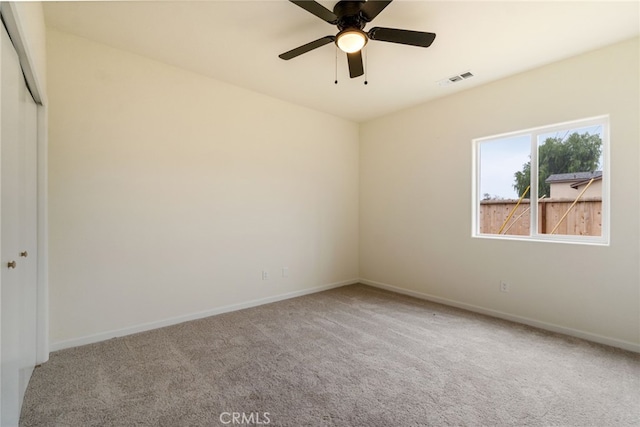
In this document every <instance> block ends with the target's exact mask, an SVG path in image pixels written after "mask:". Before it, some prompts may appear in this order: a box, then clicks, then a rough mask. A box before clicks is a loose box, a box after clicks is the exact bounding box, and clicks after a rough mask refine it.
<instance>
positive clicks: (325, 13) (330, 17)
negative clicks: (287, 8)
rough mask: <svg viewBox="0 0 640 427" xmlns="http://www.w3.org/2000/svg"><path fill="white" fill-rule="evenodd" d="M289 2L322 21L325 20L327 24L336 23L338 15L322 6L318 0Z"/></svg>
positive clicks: (291, 0)
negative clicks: (316, 0)
mask: <svg viewBox="0 0 640 427" xmlns="http://www.w3.org/2000/svg"><path fill="white" fill-rule="evenodd" d="M289 1H290V2H291V3H293V4H295V5H298V6H300V7H301V8H303V9H304V10H306V11H307V12H309V13H311V14H313V15H315V16H317V17H318V18H320V19H322V20H323V21H327V22H328V23H329V24H336V23H337V22H338V17H337V16H336V15H335V14H334V13H333V12H331V11H330V10H329V9H327V8H326V7H324V6H323V5H321V4H320V3H318V2H315V1H313V0H289Z"/></svg>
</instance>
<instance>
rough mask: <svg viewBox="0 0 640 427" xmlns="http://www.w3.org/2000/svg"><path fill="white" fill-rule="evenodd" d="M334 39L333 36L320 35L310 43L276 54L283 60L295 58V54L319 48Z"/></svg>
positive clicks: (298, 54)
mask: <svg viewBox="0 0 640 427" xmlns="http://www.w3.org/2000/svg"><path fill="white" fill-rule="evenodd" d="M335 39H336V37H335V36H325V37H322V38H321V39H318V40H314V41H312V42H311V43H307V44H304V45H302V46H300V47H297V48H295V49H291V50H290V51H288V52H285V53H281V54H280V55H278V56H279V57H280V58H282V59H284V60H289V59H292V58H295V57H296V56H300V55H302V54H303V53H307V52H309V51H310V50H313V49H316V48H319V47H320V46H324V45H325V44H329V43H331V42H333V41H334V40H335Z"/></svg>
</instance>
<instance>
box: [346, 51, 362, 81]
mask: <svg viewBox="0 0 640 427" xmlns="http://www.w3.org/2000/svg"><path fill="white" fill-rule="evenodd" d="M347 61H348V62H349V76H350V77H351V78H354V77H359V76H361V75H363V74H364V66H363V65H362V51H361V50H359V51H357V52H353V53H347Z"/></svg>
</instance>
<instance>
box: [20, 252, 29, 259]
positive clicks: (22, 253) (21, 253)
mask: <svg viewBox="0 0 640 427" xmlns="http://www.w3.org/2000/svg"><path fill="white" fill-rule="evenodd" d="M20 256H21V257H25V258H26V257H28V256H29V253H27V251H24V252H20Z"/></svg>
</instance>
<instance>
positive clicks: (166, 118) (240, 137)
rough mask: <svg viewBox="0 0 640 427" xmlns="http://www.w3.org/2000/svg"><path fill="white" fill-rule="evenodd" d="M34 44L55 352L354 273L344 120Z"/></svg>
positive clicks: (351, 166) (144, 63)
mask: <svg viewBox="0 0 640 427" xmlns="http://www.w3.org/2000/svg"><path fill="white" fill-rule="evenodd" d="M47 48H48V61H49V62H48V66H49V70H48V72H49V100H50V110H49V111H50V120H49V122H50V134H49V136H50V156H49V170H50V174H49V186H50V187H49V188H50V202H49V212H50V218H49V219H50V253H51V257H50V292H51V338H52V342H53V348H54V349H55V348H62V347H65V346H69V345H75V344H81V343H84V342H90V341H95V340H99V339H105V338H107V337H109V336H110V335H117V334H118V331H120V332H131V331H132V330H136V328H138V329H144V328H146V327H151V326H158V325H159V324H160V323H161V322H163V321H166V320H167V319H174V320H175V319H183V318H184V316H190V315H194V314H196V315H197V314H198V313H200V314H202V313H210V312H212V310H213V311H215V310H216V309H219V308H221V307H222V308H224V307H230V306H233V307H237V304H244V303H247V302H248V301H252V300H261V301H264V300H265V299H268V298H272V297H277V296H280V295H291V293H296V292H305V291H308V290H312V289H316V288H318V287H321V286H325V285H332V284H338V283H343V282H345V281H347V282H348V281H351V280H353V279H356V278H357V277H358V247H357V245H358V236H357V233H358V226H357V221H358V161H359V159H358V126H357V125H356V124H355V123H352V122H349V121H346V120H343V119H338V118H336V117H332V116H329V115H326V114H322V113H318V112H314V111H312V110H308V109H305V108H302V107H297V106H294V105H292V104H288V103H285V102H281V101H278V100H275V99H272V98H269V97H265V96H262V95H259V94H257V93H253V92H250V91H247V90H244V89H240V88H237V87H233V86H230V85H227V84H223V83H220V82H217V81H214V80H211V79H208V78H205V77H202V76H199V75H197V74H193V73H190V72H187V71H184V70H180V69H178V68H174V67H171V66H167V65H164V64H162V63H159V62H155V61H152V60H149V59H146V58H143V57H139V56H135V55H132V54H128V53H125V52H123V51H119V50H115V49H111V48H108V47H106V46H104V45H100V44H96V43H93V42H90V41H87V40H85V39H81V38H78V37H75V36H71V35H67V34H64V33H59V32H56V31H50V32H49V33H48V46H47ZM282 267H288V268H289V277H282V272H281V268H282ZM262 270H267V271H268V272H269V275H270V277H269V279H268V280H266V281H263V280H262V278H261V272H262ZM158 322H160V323H158ZM114 331H115V333H114Z"/></svg>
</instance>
